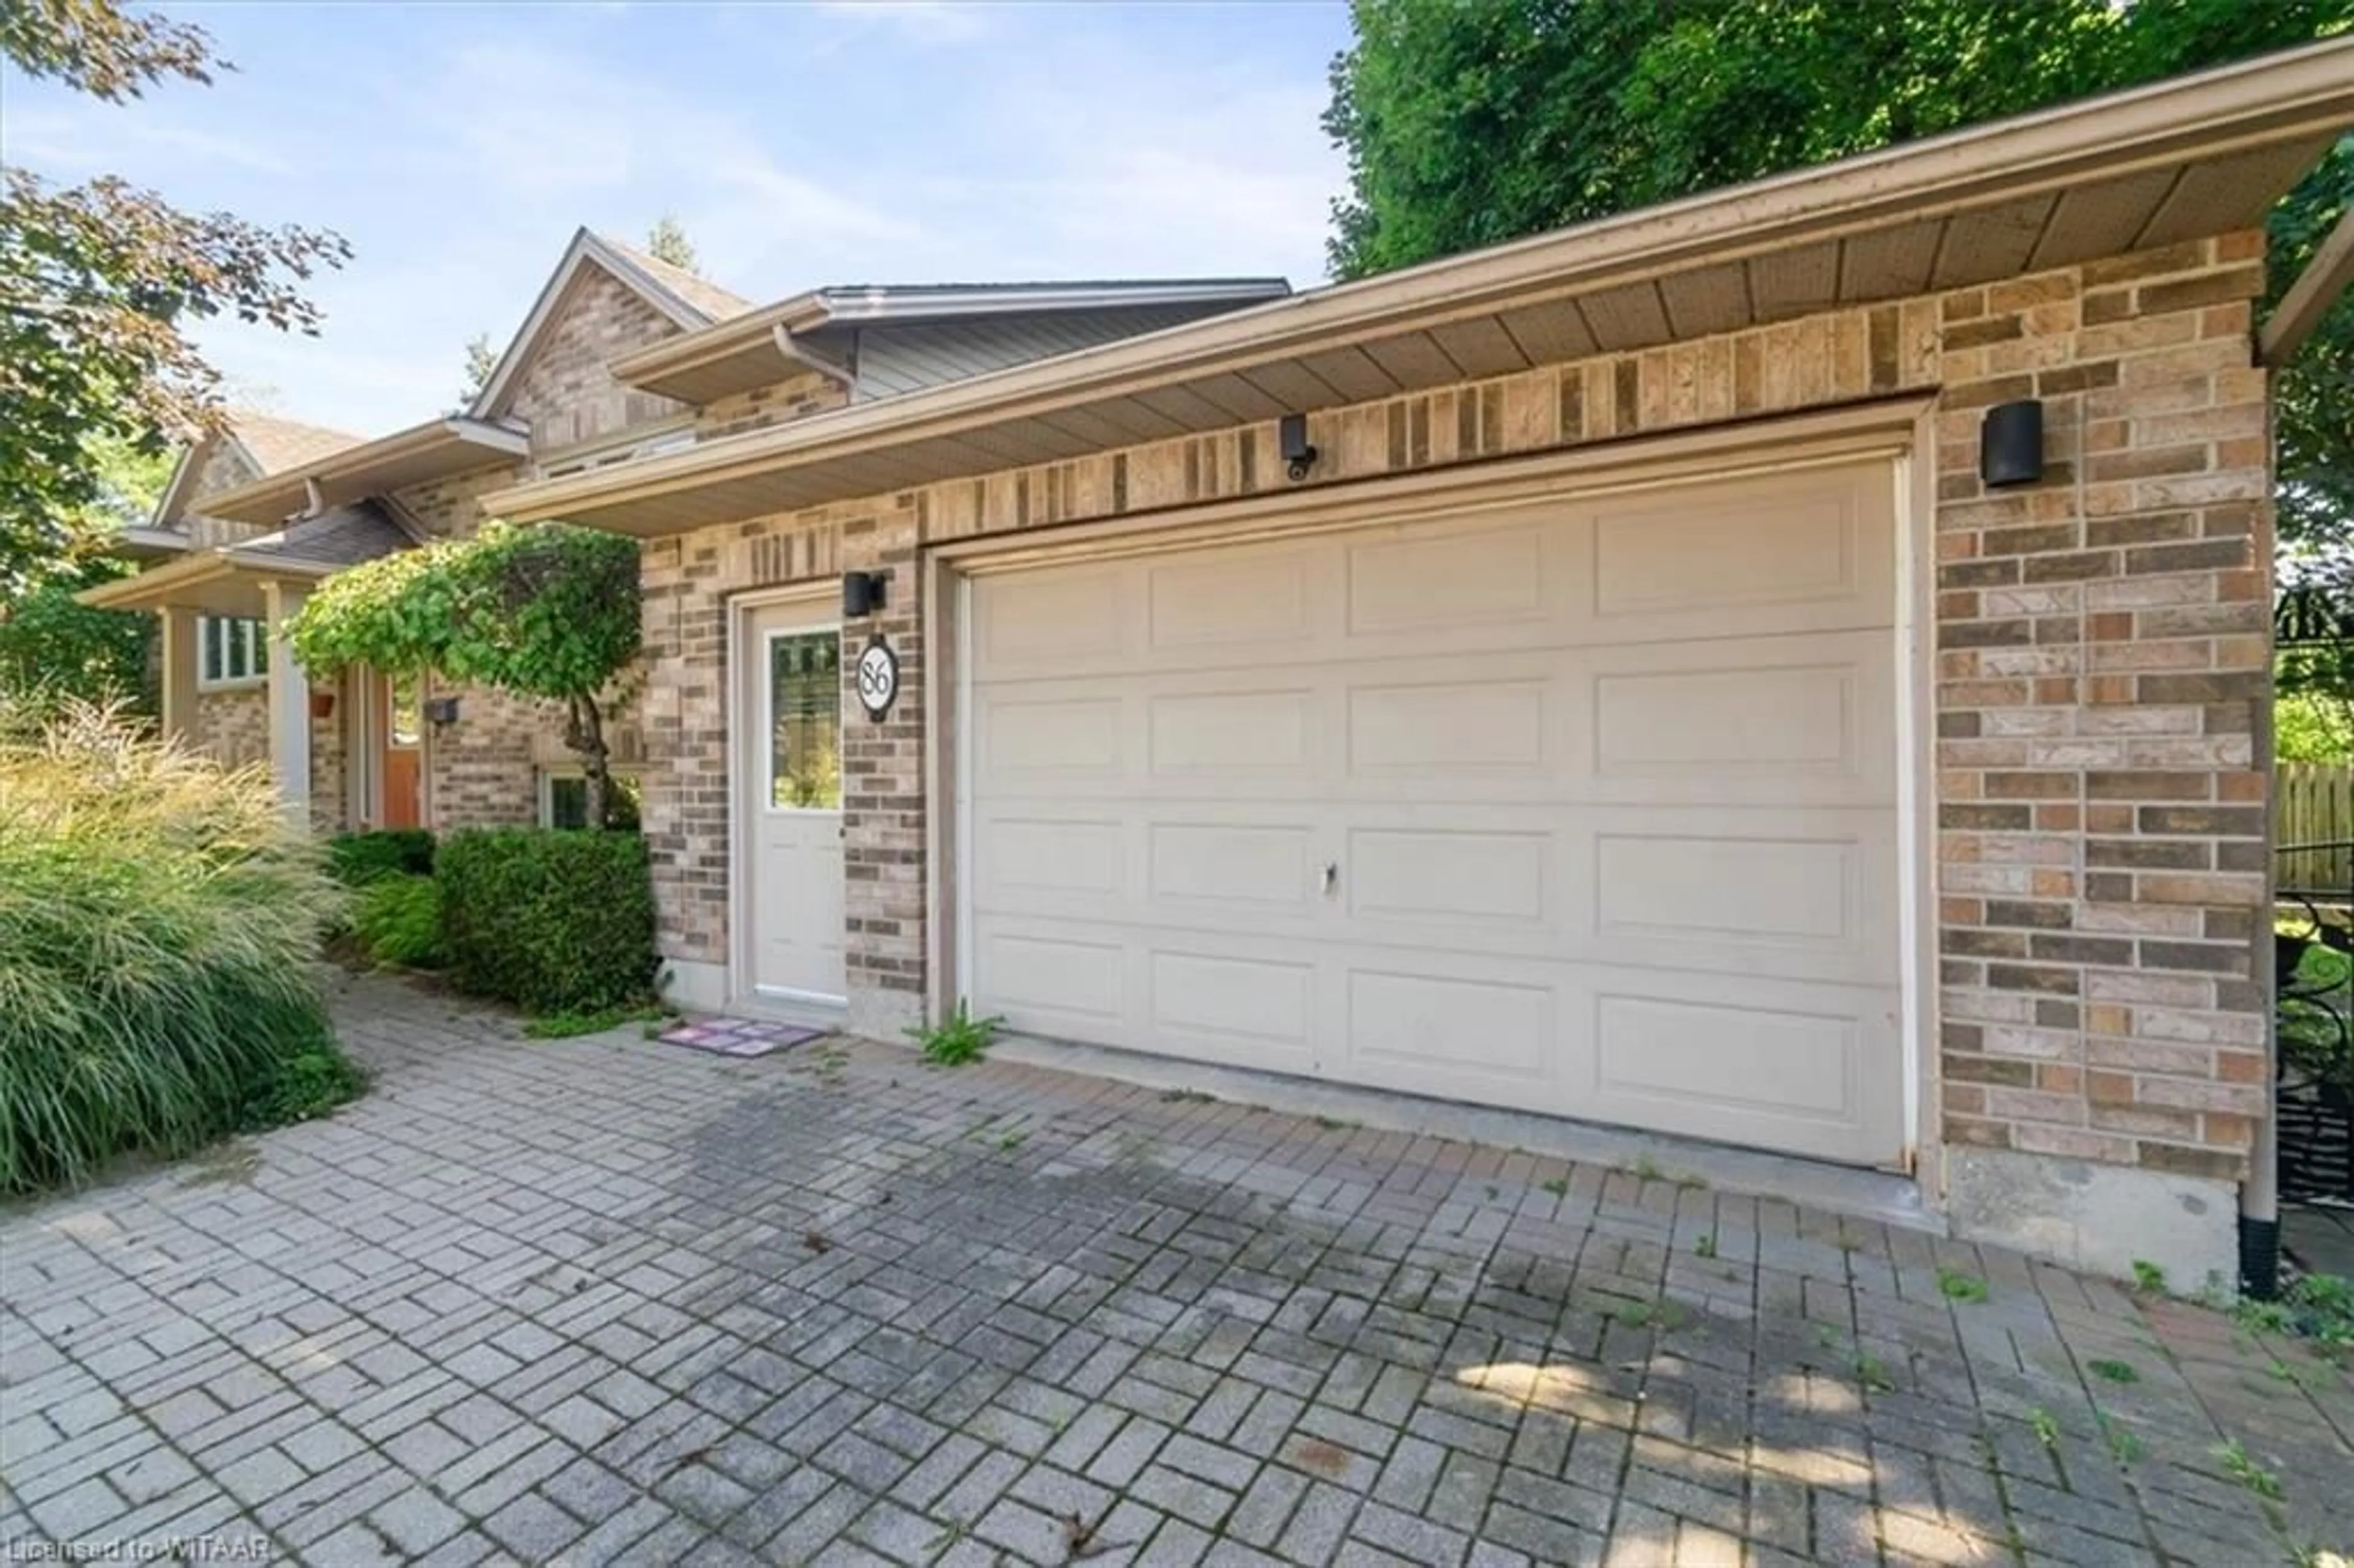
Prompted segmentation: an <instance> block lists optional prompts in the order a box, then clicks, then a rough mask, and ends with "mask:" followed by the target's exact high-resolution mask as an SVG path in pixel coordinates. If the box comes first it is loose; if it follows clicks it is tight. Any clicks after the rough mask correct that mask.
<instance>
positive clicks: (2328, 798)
mask: <svg viewBox="0 0 2354 1568" xmlns="http://www.w3.org/2000/svg"><path fill="white" fill-rule="evenodd" d="M2277 772H2278V782H2277V799H2278V801H2279V810H2278V812H2277V813H2276V815H2275V817H2274V832H2275V834H2276V835H2277V836H2276V838H2275V839H2274V842H2276V843H2278V844H2280V845H2281V846H2282V848H2283V850H2284V852H2285V853H2282V854H2281V855H2280V856H2279V857H2278V860H2277V862H2276V863H2275V869H2274V875H2275V877H2276V878H2277V879H2278V885H2280V886H2281V887H2283V888H2290V889H2295V890H2296V891H2297V892H2300V893H2322V892H2335V891H2344V890H2349V889H2354V842H2349V841H2354V765H2349V764H2347V763H2343V762H2284V763H2282V764H2280V766H2279V768H2278V770H2277ZM2297 844H2317V845H2327V846H2331V847H2327V848H2318V849H2308V850H2297V849H2295V848H2293V847H2292V846H2295V845H2297Z"/></svg>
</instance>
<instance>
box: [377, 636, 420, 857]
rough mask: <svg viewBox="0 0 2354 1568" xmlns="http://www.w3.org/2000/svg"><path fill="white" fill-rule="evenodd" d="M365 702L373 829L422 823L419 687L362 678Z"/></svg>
mask: <svg viewBox="0 0 2354 1568" xmlns="http://www.w3.org/2000/svg"><path fill="white" fill-rule="evenodd" d="M366 690H367V702H366V736H365V739H364V740H363V744H364V745H365V746H366V747H367V759H368V762H369V764H370V765H371V766H370V768H369V771H370V772H371V773H372V774H373V775H374V778H375V793H376V800H375V801H374V802H373V806H374V810H373V812H372V815H373V816H374V818H375V825H376V826H377V827H380V828H421V827H423V826H424V825H425V713H424V696H423V694H424V687H423V684H422V683H420V682H419V680H418V678H417V677H416V676H414V675H401V676H391V677H387V676H384V675H378V674H371V675H369V676H368V677H367V686H366Z"/></svg>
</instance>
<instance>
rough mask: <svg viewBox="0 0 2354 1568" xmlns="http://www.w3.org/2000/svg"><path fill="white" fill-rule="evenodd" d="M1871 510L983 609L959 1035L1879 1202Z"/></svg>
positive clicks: (1329, 556)
mask: <svg viewBox="0 0 2354 1568" xmlns="http://www.w3.org/2000/svg"><path fill="white" fill-rule="evenodd" d="M1895 498H1896V482H1895V476H1894V475H1893V472H1892V471H1891V470H1890V468H1889V465H1888V464H1887V463H1885V462H1883V461H1874V462H1868V463H1858V464H1855V465H1853V466H1850V467H1838V468H1822V469H1810V470H1808V471H1802V472H1793V473H1789V474H1787V475H1772V476H1761V477H1755V478H1750V479H1744V480H1742V481H1739V482H1731V483H1728V482H1712V483H1695V484H1691V485H1688V486H1679V487H1675V488H1665V489H1658V490H1645V491H1635V492H1630V493H1619V494H1617V495H1607V496H1594V495H1590V494H1589V495H1586V496H1579V495H1577V494H1574V493H1565V494H1563V495H1561V496H1559V497H1558V498H1556V499H1553V500H1549V501H1540V502H1534V503H1514V504H1511V505H1505V506H1499V507H1497V508H1495V509H1478V508H1466V509H1465V510H1464V511H1463V512H1461V513H1460V514H1450V515H1447V516H1442V517H1437V518H1433V519H1429V520H1426V521H1418V522H1414V523H1410V524H1374V525H1371V526H1368V527H1366V528H1364V529H1363V530H1362V531H1352V532H1340V533H1331V534H1321V535H1313V536H1309V537H1299V538H1292V539H1276V540H1272V541H1260V542H1253V543H1247V544H1233V545H1225V546H1215V547H1210V548H1202V549H1194V550H1188V551H1182V552H1179V551H1172V552H1170V553H1167V554H1161V555H1150V554H1140V555H1130V556H1122V557H1119V558H1114V559H1108V560H1106V559H1098V560H1096V561H1092V562H1084V563H1081V564H1076V565H1070V566H1046V567H1037V566H1023V567H1009V568H1008V569H1007V570H1005V571H1004V572H1002V573H991V572H988V571H986V570H985V569H984V570H983V572H982V573H981V575H979V576H976V577H974V578H973V579H972V582H971V591H970V600H969V603H970V626H969V636H970V647H969V650H968V659H967V662H966V666H965V667H966V669H967V671H968V680H969V682H970V685H969V688H968V693H969V695H968V699H967V700H968V703H969V706H968V708H967V711H966V723H967V725H968V728H967V731H966V733H967V734H969V735H970V743H969V744H970V747H971V752H970V763H969V767H970V780H971V782H970V798H969V800H968V802H967V805H966V843H965V853H966V854H967V855H968V856H969V857H970V858H969V860H968V862H967V863H966V865H965V867H964V875H963V876H962V877H961V878H960V885H961V887H962V889H963V892H964V896H965V899H966V921H967V931H968V938H967V943H966V959H967V963H968V969H967V980H968V985H969V988H970V993H971V996H972V1002H973V1010H974V1011H975V1012H983V1013H992V1012H993V1013H1002V1014H1004V1015H1005V1017H1006V1018H1007V1019H1008V1020H1009V1021H1010V1022H1011V1023H1012V1024H1013V1026H1014V1027H1015V1028H1018V1029H1023V1030H1027V1031H1030V1032H1033V1033H1040V1034H1048V1035H1059V1036H1062V1037H1064V1038H1067V1039H1075V1040H1082V1041H1088V1042H1093V1043H1097V1044H1109V1045H1116V1046H1123V1047H1127V1048H1129V1049H1131V1050H1140V1051H1153V1052H1161V1053H1164V1054H1170V1055H1175V1056H1187V1057H1193V1058H1195V1059H1198V1060H1204V1061H1211V1062H1221V1063H1229V1064H1236V1065H1248V1066H1255V1067H1264V1068H1270V1069H1274V1070H1277V1071H1282V1072H1290V1073H1298V1074H1302V1075H1313V1076H1319V1077H1325V1078H1331V1079H1339V1080H1342V1081H1346V1082H1350V1083H1356V1084H1365V1085H1372V1086H1378V1087H1382V1088H1389V1089H1403V1090H1406V1091H1409V1092H1413V1093H1417V1094H1425V1095H1435V1096H1441V1097H1449V1098H1454V1099H1462V1100H1471V1101H1480V1102H1485V1103H1487V1104H1490V1105H1503V1106H1511V1107H1518V1108H1524V1109H1531V1110H1545V1111H1552V1112H1556V1113H1560V1114H1564V1115H1568V1116H1575V1117H1584V1118H1591V1119H1594V1120H1597V1121H1607V1122H1617V1123H1621V1124H1626V1125H1629V1126H1636V1127H1644V1128H1658V1129H1660V1130H1663V1131H1670V1132H1677V1133H1684V1134H1691V1135H1695V1136H1698V1137H1702V1138H1710V1139H1723V1140H1725V1141H1729V1142H1734V1143H1743V1144H1749V1145H1753V1146H1756V1147H1760V1148H1765V1149H1775V1150H1789V1151H1793V1152H1797V1153H1802V1154H1810V1155H1817V1156H1821V1157H1826V1158H1829V1159H1833V1160H1851V1161H1854V1162H1857V1163H1861V1164H1868V1165H1877V1164H1893V1163H1897V1162H1899V1161H1900V1160H1901V1159H1902V1156H1903V1149H1904V1142H1905V1139H1904V1128H1903V1032H1902V1030H1901V1028H1900V1022H1899V1002H1900V996H1899V991H1900V980H1899V969H1900V953H1901V948H1900V942H1899V918H1898V880H1899V879H1898V864H1899V860H1898V827H1897V810H1896V803H1897V746H1896V739H1895V717H1896V711H1897V705H1896V694H1895V676H1896V668H1897V666H1896V661H1895V657H1894V646H1895V644H1894V637H1893V622H1894V619H1895V609H1896V580H1897V576H1896V567H1895V547H1896V526H1895Z"/></svg>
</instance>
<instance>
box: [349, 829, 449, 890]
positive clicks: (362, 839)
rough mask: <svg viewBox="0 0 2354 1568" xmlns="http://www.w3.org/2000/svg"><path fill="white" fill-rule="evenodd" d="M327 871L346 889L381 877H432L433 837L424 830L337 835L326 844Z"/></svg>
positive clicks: (395, 830) (377, 830)
mask: <svg viewBox="0 0 2354 1568" xmlns="http://www.w3.org/2000/svg"><path fill="white" fill-rule="evenodd" d="M327 871H328V873H329V874H331V875H333V876H334V879H335V880H336V881H337V882H340V883H342V884H343V885H345V886H346V887H359V886H363V885H366V884H367V883H371V882H374V881H376V879H377V878H378V877H382V876H430V875H432V874H433V835H432V834H431V833H429V832H426V831H425V830H424V829H422V828H379V829H376V830H374V831H372V832H360V833H337V834H336V835H335V836H334V838H332V839H329V840H328V841H327Z"/></svg>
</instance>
